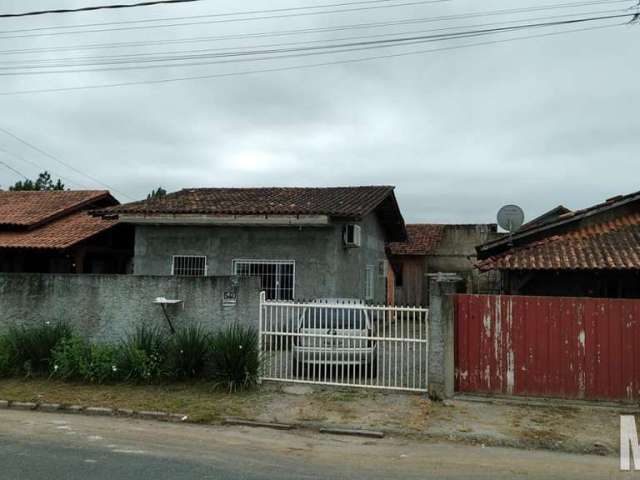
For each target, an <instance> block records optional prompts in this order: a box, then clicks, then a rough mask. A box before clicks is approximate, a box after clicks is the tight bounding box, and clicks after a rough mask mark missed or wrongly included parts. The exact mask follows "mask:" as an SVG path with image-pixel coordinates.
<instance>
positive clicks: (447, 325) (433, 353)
mask: <svg viewBox="0 0 640 480" xmlns="http://www.w3.org/2000/svg"><path fill="white" fill-rule="evenodd" d="M458 282H459V279H456V278H453V279H438V278H432V279H431V280H430V283H429V394H430V395H431V396H432V397H434V398H440V399H444V398H451V397H453V395H454V375H455V331H454V302H453V299H454V294H455V293H456V287H457V283H458Z"/></svg>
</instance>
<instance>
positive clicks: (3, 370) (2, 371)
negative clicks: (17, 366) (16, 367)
mask: <svg viewBox="0 0 640 480" xmlns="http://www.w3.org/2000/svg"><path fill="white" fill-rule="evenodd" d="M11 373H12V368H11V358H10V354H9V344H8V342H7V340H6V338H5V337H4V336H2V337H0V378H3V377H8V376H10V375H11Z"/></svg>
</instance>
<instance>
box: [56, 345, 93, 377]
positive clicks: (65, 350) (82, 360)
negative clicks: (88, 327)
mask: <svg viewBox="0 0 640 480" xmlns="http://www.w3.org/2000/svg"><path fill="white" fill-rule="evenodd" d="M90 356H91V345H89V342H87V341H86V340H84V339H83V338H81V337H79V336H77V335H74V336H72V337H69V338H65V339H62V340H61V341H60V343H59V344H58V345H57V346H56V348H55V349H54V350H53V353H52V355H51V364H52V365H51V376H52V377H55V378H59V379H61V380H84V371H85V369H86V365H87V364H88V363H89V361H90Z"/></svg>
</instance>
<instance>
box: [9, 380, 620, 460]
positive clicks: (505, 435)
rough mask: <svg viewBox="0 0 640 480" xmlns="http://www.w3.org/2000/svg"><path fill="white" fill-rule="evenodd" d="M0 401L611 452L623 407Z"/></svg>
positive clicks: (308, 397) (60, 392)
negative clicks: (177, 414) (167, 413)
mask: <svg viewBox="0 0 640 480" xmlns="http://www.w3.org/2000/svg"><path fill="white" fill-rule="evenodd" d="M0 400H10V401H23V402H25V401H26V402H36V403H58V404H62V405H83V406H93V407H108V408H112V409H129V410H134V411H163V412H169V413H180V414H187V415H188V416H189V420H190V421H192V422H196V423H207V424H219V423H220V422H221V421H223V420H224V419H225V418H226V417H240V418H243V419H248V420H258V421H266V422H276V423H288V424H295V425H299V426H303V427H310V428H317V427H340V428H352V429H368V430H381V431H384V432H386V433H390V434H394V435H408V436H412V437H415V438H430V439H435V440H449V441H457V442H465V443H473V444H478V445H485V446H508V447H517V448H527V449H548V450H555V451H562V452H567V453H590V454H599V455H616V454H617V452H618V449H619V446H618V442H619V422H620V419H619V415H620V414H622V413H626V414H629V407H626V408H623V407H620V408H617V407H610V408H602V407H596V406H592V405H570V404H565V403H562V402H555V403H552V402H549V403H545V402H539V403H538V404H537V405H522V404H504V402H498V403H495V402H494V403H490V402H486V401H485V402H477V401H466V400H460V399H458V400H453V401H446V402H432V401H430V400H429V399H427V398H426V397H425V396H424V395H417V394H406V393H386V392H382V391H370V390H347V389H335V388H329V387H315V386H314V387H311V386H303V385H294V386H291V385H288V386H287V385H282V384H275V383H272V384H264V385H263V386H262V388H260V389H258V390H255V391H251V392H245V393H239V394H226V393H224V392H220V391H219V390H216V389H215V388H214V387H213V386H212V385H211V384H207V383H193V384H189V383H184V384H170V385H129V384H118V385H86V384H70V383H63V382H55V381H50V380H37V379H35V380H18V379H9V380H0Z"/></svg>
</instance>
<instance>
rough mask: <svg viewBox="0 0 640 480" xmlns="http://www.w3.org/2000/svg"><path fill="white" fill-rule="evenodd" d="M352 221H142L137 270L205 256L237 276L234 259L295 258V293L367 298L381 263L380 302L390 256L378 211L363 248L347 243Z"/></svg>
mask: <svg viewBox="0 0 640 480" xmlns="http://www.w3.org/2000/svg"><path fill="white" fill-rule="evenodd" d="M345 223H346V222H333V223H331V224H330V225H328V226H322V227H222V226H166V225H164V226H163V225H137V226H136V240H135V257H134V274H136V275H170V274H171V263H172V257H173V256H174V255H204V256H206V257H207V266H208V274H209V275H231V274H232V261H233V260H234V259H259V260H294V261H295V264H296V265H295V269H296V284H295V297H296V298H297V299H311V298H322V297H353V298H364V279H365V272H366V266H367V265H372V266H374V268H376V275H375V281H376V285H375V288H374V293H375V301H376V302H377V303H382V302H384V300H385V297H386V291H385V280H384V278H382V277H380V276H379V275H378V272H377V265H378V262H379V261H382V260H384V259H385V258H386V254H385V242H384V233H383V231H382V229H381V228H380V225H379V222H378V220H377V218H376V217H375V214H371V215H369V216H367V217H365V218H364V219H363V220H362V221H361V222H360V223H359V224H360V226H361V228H362V247H361V248H345V246H344V245H343V241H342V231H343V226H344V224H345Z"/></svg>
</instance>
